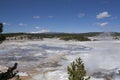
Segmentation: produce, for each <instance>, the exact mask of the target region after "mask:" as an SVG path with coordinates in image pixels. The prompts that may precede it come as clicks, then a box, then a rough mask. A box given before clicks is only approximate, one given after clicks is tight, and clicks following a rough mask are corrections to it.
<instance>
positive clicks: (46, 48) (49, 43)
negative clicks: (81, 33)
mask: <svg viewBox="0 0 120 80" xmlns="http://www.w3.org/2000/svg"><path fill="white" fill-rule="evenodd" d="M78 57H81V59H82V60H83V62H84V65H85V69H86V71H87V74H88V75H91V76H92V77H91V80H104V79H103V77H101V76H99V78H98V77H96V76H97V74H98V72H101V73H102V74H104V75H110V74H114V76H113V79H114V80H120V78H119V76H118V70H119V69H120V41H114V40H110V41H85V42H80V41H63V40H59V39H44V40H40V41H9V42H7V41H5V42H3V43H2V44H0V64H1V66H11V65H12V64H14V63H15V62H18V64H19V65H18V70H19V71H20V73H19V74H20V75H21V76H30V77H28V78H27V79H25V80H68V74H67V66H68V65H70V63H71V62H72V61H74V60H75V59H77V58H78ZM0 68H1V67H0ZM95 73H96V76H95V75H94V76H93V74H95Z"/></svg>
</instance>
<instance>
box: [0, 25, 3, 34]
mask: <svg viewBox="0 0 120 80" xmlns="http://www.w3.org/2000/svg"><path fill="white" fill-rule="evenodd" d="M1 32H3V24H2V23H0V33H1Z"/></svg>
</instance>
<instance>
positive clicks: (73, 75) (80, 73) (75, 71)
mask: <svg viewBox="0 0 120 80" xmlns="http://www.w3.org/2000/svg"><path fill="white" fill-rule="evenodd" d="M67 71H68V74H69V77H68V79H69V80H89V79H90V77H87V78H85V77H86V70H85V69H84V64H83V62H82V60H81V59H80V58H78V59H76V61H75V62H74V61H73V62H72V63H71V65H70V66H68V68H67Z"/></svg>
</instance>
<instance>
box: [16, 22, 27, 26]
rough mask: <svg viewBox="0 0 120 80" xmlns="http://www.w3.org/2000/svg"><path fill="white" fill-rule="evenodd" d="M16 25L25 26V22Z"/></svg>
mask: <svg viewBox="0 0 120 80" xmlns="http://www.w3.org/2000/svg"><path fill="white" fill-rule="evenodd" d="M18 25H19V26H27V24H25V23H19V24H18Z"/></svg>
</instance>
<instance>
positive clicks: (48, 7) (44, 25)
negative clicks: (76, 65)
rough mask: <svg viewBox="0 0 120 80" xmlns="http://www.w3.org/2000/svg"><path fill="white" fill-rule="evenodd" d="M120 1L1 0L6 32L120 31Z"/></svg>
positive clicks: (1, 15)
mask: <svg viewBox="0 0 120 80" xmlns="http://www.w3.org/2000/svg"><path fill="white" fill-rule="evenodd" d="M119 7H120V0H0V22H2V23H3V24H4V32H5V33H8V32H36V33H39V32H74V33H83V32H101V31H116V32H120V29H119V28H120V15H119V14H120V10H119Z"/></svg>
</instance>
